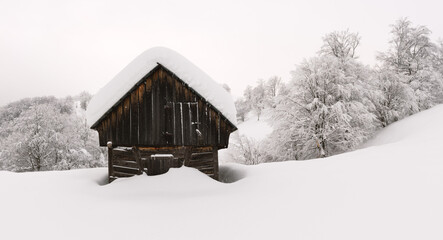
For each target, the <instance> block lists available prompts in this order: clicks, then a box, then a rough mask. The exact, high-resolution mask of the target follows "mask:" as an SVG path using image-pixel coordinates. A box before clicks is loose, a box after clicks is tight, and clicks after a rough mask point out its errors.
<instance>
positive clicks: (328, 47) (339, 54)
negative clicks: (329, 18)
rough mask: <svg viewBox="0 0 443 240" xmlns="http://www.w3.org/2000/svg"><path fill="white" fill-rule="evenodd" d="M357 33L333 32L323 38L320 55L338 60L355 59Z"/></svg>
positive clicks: (358, 39) (357, 41)
mask: <svg viewBox="0 0 443 240" xmlns="http://www.w3.org/2000/svg"><path fill="white" fill-rule="evenodd" d="M360 39H361V38H360V36H359V35H358V33H351V32H349V30H346V31H334V32H331V33H328V34H326V36H324V37H323V46H322V47H321V50H320V54H325V55H331V56H334V57H336V58H339V59H342V60H344V59H348V58H357V56H356V54H355V51H356V49H357V47H358V45H359V44H360Z"/></svg>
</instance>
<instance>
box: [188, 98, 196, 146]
mask: <svg viewBox="0 0 443 240" xmlns="http://www.w3.org/2000/svg"><path fill="white" fill-rule="evenodd" d="M187 105H188V117H189V123H188V129H189V131H188V135H187V136H188V144H189V145H194V142H193V141H192V140H193V136H192V135H193V127H192V109H191V103H190V102H188V104H187Z"/></svg>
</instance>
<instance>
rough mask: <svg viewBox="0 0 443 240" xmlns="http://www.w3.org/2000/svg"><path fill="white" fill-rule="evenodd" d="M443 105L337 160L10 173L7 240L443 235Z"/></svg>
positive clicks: (2, 181)
mask: <svg viewBox="0 0 443 240" xmlns="http://www.w3.org/2000/svg"><path fill="white" fill-rule="evenodd" d="M442 119H443V106H437V107H434V108H433V109H430V110H428V111H425V112H422V113H420V114H417V115H415V116H412V117H409V118H407V119H404V120H402V121H400V122H398V123H395V124H393V125H392V126H390V127H387V128H386V129H383V130H382V131H381V132H380V133H379V134H378V135H377V136H375V138H374V139H372V140H371V141H369V142H368V143H367V144H366V145H365V147H366V148H364V149H360V150H357V151H354V152H350V153H346V154H342V155H337V156H334V157H330V158H326V159H316V160H309V161H288V162H283V163H272V164H261V165H257V166H242V165H236V164H227V165H223V166H221V174H222V178H224V179H225V180H226V181H227V182H232V183H221V182H216V181H213V180H212V179H210V178H209V177H206V176H205V175H203V174H201V173H199V172H198V171H197V170H194V169H191V168H186V167H183V168H180V169H171V170H170V171H169V172H168V173H167V174H165V175H161V176H154V177H147V176H137V177H133V178H129V179H118V180H117V181H115V182H113V183H112V184H103V183H104V181H105V178H106V174H107V172H106V169H88V170H75V171H66V172H41V173H22V174H17V173H9V172H0V196H1V197H0V206H1V210H0V211H1V214H0V226H1V229H2V230H1V232H0V235H1V236H2V239H30V238H33V239H93V238H95V239H340V240H343V239H352V240H354V239H443V232H442V231H441V226H443V204H442V202H443V157H442V156H441V155H442V154H441V152H440V149H441V146H442V143H441V141H440V136H441V135H442V134H443V125H442V124H440V122H441V120H442Z"/></svg>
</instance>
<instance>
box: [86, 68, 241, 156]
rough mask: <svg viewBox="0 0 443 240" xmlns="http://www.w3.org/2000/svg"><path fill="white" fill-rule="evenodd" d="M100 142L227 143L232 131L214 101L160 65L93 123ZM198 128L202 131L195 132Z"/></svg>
mask: <svg viewBox="0 0 443 240" xmlns="http://www.w3.org/2000/svg"><path fill="white" fill-rule="evenodd" d="M95 128H96V130H97V131H98V132H99V136H100V138H99V140H100V145H101V146H106V143H107V142H108V141H112V143H113V145H114V146H126V147H132V146H217V147H218V148H226V147H227V146H228V140H229V134H230V133H231V132H232V131H233V130H234V129H233V128H234V126H232V125H231V124H230V123H229V121H228V120H227V119H226V118H225V117H224V116H222V115H221V114H220V113H219V112H218V111H217V110H216V109H214V108H213V107H212V106H211V105H210V103H208V102H206V101H205V100H204V99H203V98H202V97H201V96H200V95H199V94H198V93H196V92H194V91H193V90H192V89H191V88H189V87H188V86H187V85H186V84H185V83H184V82H183V81H181V80H180V79H179V78H177V77H176V76H175V75H174V74H173V73H171V72H170V71H169V70H167V69H166V68H164V67H163V66H161V65H159V66H158V67H157V68H155V69H154V70H153V72H151V73H150V74H148V75H147V76H146V77H144V78H143V79H142V80H141V82H140V83H139V84H138V85H137V86H135V87H134V89H132V91H130V92H129V93H128V94H127V95H125V97H123V98H122V100H121V101H119V102H118V104H117V105H116V106H114V107H113V108H112V109H111V110H110V111H109V112H108V113H107V114H106V115H105V116H104V117H103V118H102V119H101V120H100V122H99V124H98V125H97V126H95ZM197 130H198V131H197Z"/></svg>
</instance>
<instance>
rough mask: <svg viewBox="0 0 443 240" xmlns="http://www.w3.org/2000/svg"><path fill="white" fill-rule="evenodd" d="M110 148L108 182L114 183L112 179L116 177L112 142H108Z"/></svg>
mask: <svg viewBox="0 0 443 240" xmlns="http://www.w3.org/2000/svg"><path fill="white" fill-rule="evenodd" d="M107 146H108V182H109V183H110V182H111V181H112V179H111V177H112V176H114V170H113V167H112V164H113V163H112V142H107Z"/></svg>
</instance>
